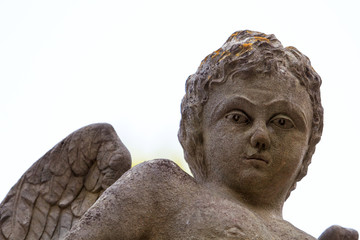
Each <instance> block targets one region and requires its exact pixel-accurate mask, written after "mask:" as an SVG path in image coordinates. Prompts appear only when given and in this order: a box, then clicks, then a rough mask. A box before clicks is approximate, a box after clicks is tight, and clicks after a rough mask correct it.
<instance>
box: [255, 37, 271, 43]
mask: <svg viewBox="0 0 360 240" xmlns="http://www.w3.org/2000/svg"><path fill="white" fill-rule="evenodd" d="M254 38H255V40H257V41H266V42H270V40H269V39H267V38H264V37H254Z"/></svg>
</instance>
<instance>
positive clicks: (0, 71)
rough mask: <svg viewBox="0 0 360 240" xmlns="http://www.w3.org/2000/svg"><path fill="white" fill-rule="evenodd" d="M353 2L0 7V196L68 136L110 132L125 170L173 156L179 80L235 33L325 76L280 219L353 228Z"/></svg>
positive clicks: (359, 177)
mask: <svg viewBox="0 0 360 240" xmlns="http://www.w3.org/2000/svg"><path fill="white" fill-rule="evenodd" d="M359 11H360V5H359V1H356V0H354V1H349V0H343V1H306V0H305V1H297V2H296V3H295V1H256V0H255V1H254V0H253V1H241V0H236V1H227V0H222V1H210V0H206V1H205V0H204V1H194V0H193V1H186V0H182V1H169V0H167V1H156V0H152V1H139V0H138V1H135V0H134V1H90V0H87V1H76V0H71V1H16V0H14V1H7V0H4V1H0V83H1V85H0V114H1V117H0V154H1V168H0V181H1V189H0V198H1V199H2V198H3V197H4V196H5V195H6V193H7V191H9V190H10V188H11V186H12V185H14V184H15V183H16V181H17V180H18V179H19V178H20V176H21V175H22V174H23V173H24V172H25V171H26V170H27V169H28V168H29V167H30V166H31V165H32V164H33V163H34V162H35V161H36V160H37V159H38V158H40V157H41V156H42V155H43V154H44V153H45V152H46V151H48V150H49V149H50V148H51V147H53V146H54V145H55V144H56V143H57V142H59V141H60V140H61V139H63V138H64V137H66V136H67V135H68V134H70V133H71V132H72V131H74V130H76V129H78V128H80V127H82V126H85V125H88V124H90V123H96V122H108V123H110V124H112V125H113V126H114V127H115V129H116V131H117V133H118V135H119V136H120V138H121V139H122V141H123V142H124V144H125V145H126V146H127V147H128V148H129V150H130V152H131V154H132V157H133V159H134V160H135V161H140V160H147V159H153V158H170V159H173V160H176V161H179V160H181V159H182V158H183V155H182V149H181V147H180V144H179V143H178V140H177V131H178V126H179V120H180V101H181V98H182V96H183V94H184V83H185V80H186V78H187V77H188V75H190V74H192V73H194V72H195V71H196V69H197V67H198V65H199V64H200V62H201V60H202V59H203V58H204V57H205V56H206V55H207V54H209V53H211V52H212V51H214V50H216V49H218V48H219V47H220V46H221V45H222V44H223V43H224V42H225V41H226V39H227V38H228V37H229V36H230V35H231V34H232V33H233V32H234V31H237V30H244V29H250V30H257V31H261V32H265V33H268V34H269V33H274V34H275V35H276V36H277V37H278V38H279V40H280V41H281V42H282V43H283V45H284V46H295V47H297V48H298V49H299V50H300V51H301V52H303V53H304V54H305V55H307V56H308V57H309V58H310V59H311V61H312V65H313V67H314V68H315V69H316V71H317V72H318V73H319V74H320V76H321V77H322V79H323V85H322V101H323V106H324V109H325V127H324V134H323V138H322V141H321V142H320V144H319V145H318V147H317V151H316V153H315V155H314V157H313V163H312V164H311V165H310V168H309V173H308V176H307V177H305V178H304V180H302V181H301V182H300V183H299V184H298V187H297V190H296V191H295V192H293V193H292V195H291V197H290V199H289V200H288V201H287V203H286V205H285V209H284V217H285V219H287V220H289V221H290V222H292V223H293V224H294V225H295V226H297V227H298V228H300V229H303V230H304V231H306V232H308V233H310V234H312V235H314V236H316V237H317V236H318V235H319V234H320V233H321V232H322V231H323V230H324V229H325V228H327V227H328V226H330V225H332V224H340V225H343V226H347V227H352V228H357V229H358V230H360V204H359V203H360V196H359V195H360V194H359V191H360V190H359V186H358V185H359V183H360V172H359V171H360V154H359V149H360V140H359V137H360V127H359V119H360V113H359V103H360V93H359V87H360V83H359V82H360V78H359V73H358V72H359V68H360V60H359V56H360V47H359V44H360V28H359V22H360V17H359Z"/></svg>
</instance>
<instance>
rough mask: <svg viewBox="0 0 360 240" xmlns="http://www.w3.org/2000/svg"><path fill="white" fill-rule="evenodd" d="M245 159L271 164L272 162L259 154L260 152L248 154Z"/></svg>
mask: <svg viewBox="0 0 360 240" xmlns="http://www.w3.org/2000/svg"><path fill="white" fill-rule="evenodd" d="M245 159H246V160H248V161H260V162H264V163H266V164H269V162H270V161H269V160H268V159H267V158H266V157H264V156H262V155H259V154H253V155H251V156H247V157H246V158H245Z"/></svg>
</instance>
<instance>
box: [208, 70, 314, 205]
mask: <svg viewBox="0 0 360 240" xmlns="http://www.w3.org/2000/svg"><path fill="white" fill-rule="evenodd" d="M311 123H312V106H311V101H310V98H309V95H308V93H307V92H306V90H305V88H304V87H303V86H301V85H300V83H299V81H298V80H297V79H296V78H295V77H294V76H292V75H290V74H287V75H286V76H280V77H279V76H271V77H269V76H267V77H265V76H255V77H251V78H248V79H242V78H240V77H236V76H234V77H232V78H229V79H228V80H227V81H226V82H225V83H224V84H221V85H216V86H213V89H212V90H210V95H209V100H208V102H207V103H206V104H205V106H204V112H203V138H204V143H203V147H204V157H205V161H206V164H207V166H208V168H207V169H208V179H207V181H210V182H214V183H216V184H219V185H222V186H224V187H227V188H231V189H233V190H235V191H236V192H238V193H240V194H245V193H255V194H261V195H262V196H264V197H265V198H268V197H269V200H270V199H272V198H271V196H273V197H277V196H279V197H281V198H285V196H286V194H287V192H288V191H289V189H290V187H291V186H292V184H293V183H294V181H295V178H296V176H297V174H298V172H299V170H300V167H301V165H302V160H303V158H304V156H305V154H306V152H307V149H308V141H309V137H310V132H311Z"/></svg>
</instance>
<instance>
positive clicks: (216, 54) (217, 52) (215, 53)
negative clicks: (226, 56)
mask: <svg viewBox="0 0 360 240" xmlns="http://www.w3.org/2000/svg"><path fill="white" fill-rule="evenodd" d="M221 50H222V49H221V48H219V49H218V50H216V51H215V52H213V54H214V55H212V56H211V58H214V57H216V56H218V55H219V54H220V52H221Z"/></svg>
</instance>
